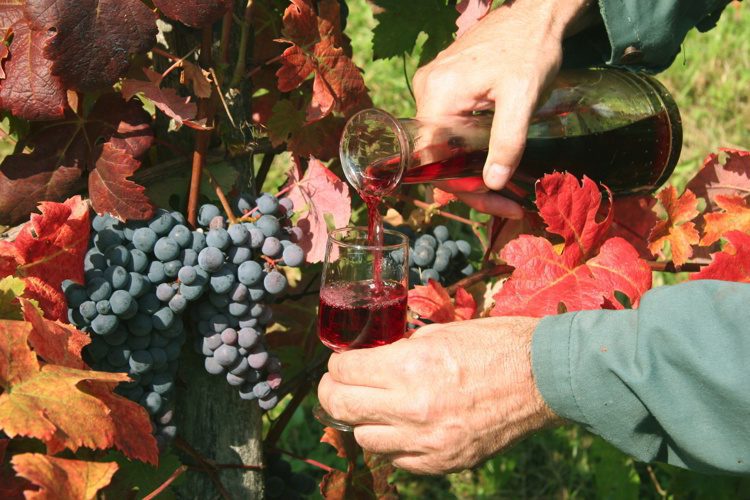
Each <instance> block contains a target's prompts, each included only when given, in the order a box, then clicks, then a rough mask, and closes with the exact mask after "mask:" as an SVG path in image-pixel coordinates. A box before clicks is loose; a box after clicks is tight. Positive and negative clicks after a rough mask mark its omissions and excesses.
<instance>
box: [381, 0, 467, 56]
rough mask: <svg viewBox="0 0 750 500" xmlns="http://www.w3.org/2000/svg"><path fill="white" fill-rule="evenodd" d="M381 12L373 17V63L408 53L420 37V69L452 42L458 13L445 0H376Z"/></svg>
mask: <svg viewBox="0 0 750 500" xmlns="http://www.w3.org/2000/svg"><path fill="white" fill-rule="evenodd" d="M375 3H377V5H378V6H379V7H382V8H383V9H384V11H383V12H381V13H379V14H376V15H375V19H377V20H378V23H379V24H378V25H377V26H376V27H375V29H374V30H373V38H372V48H373V57H374V58H375V59H387V58H389V57H394V56H401V55H402V54H403V53H411V51H412V50H413V49H414V46H415V45H416V43H417V37H418V36H419V34H420V33H422V32H424V33H426V34H427V41H426V42H425V44H424V47H423V48H422V55H421V57H420V60H419V64H420V66H421V65H423V64H425V63H426V62H428V61H431V60H432V59H433V58H434V57H435V56H436V55H437V54H438V52H440V51H441V50H443V49H445V48H446V47H447V46H448V45H449V44H450V43H451V42H452V41H453V33H454V32H455V31H456V17H458V11H456V9H455V7H453V6H452V5H446V2H445V1H444V0H412V1H411V2H403V1H401V0H377V1H376V2H375Z"/></svg>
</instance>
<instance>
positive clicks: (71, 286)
mask: <svg viewBox="0 0 750 500" xmlns="http://www.w3.org/2000/svg"><path fill="white" fill-rule="evenodd" d="M62 290H63V293H64V294H65V299H66V300H67V302H68V307H70V308H78V307H79V306H80V305H81V304H83V303H84V302H86V301H87V300H88V298H89V296H88V293H86V289H85V288H84V287H83V286H81V285H79V284H78V283H75V282H74V281H71V280H65V281H63V282H62Z"/></svg>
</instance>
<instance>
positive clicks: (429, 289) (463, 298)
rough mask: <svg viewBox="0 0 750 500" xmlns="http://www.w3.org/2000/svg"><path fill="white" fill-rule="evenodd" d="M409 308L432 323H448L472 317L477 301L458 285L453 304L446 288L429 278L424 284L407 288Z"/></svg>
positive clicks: (475, 310)
mask: <svg viewBox="0 0 750 500" xmlns="http://www.w3.org/2000/svg"><path fill="white" fill-rule="evenodd" d="M409 309H410V310H411V311H412V312H413V313H414V314H416V315H418V316H419V317H420V318H422V319H427V320H430V321H432V322H433V323H450V322H452V321H463V320H466V319H471V318H473V317H474V314H476V312H477V303H476V302H475V301H474V297H472V296H471V294H470V293H469V292H467V291H466V290H464V289H463V288H460V287H459V288H458V289H457V290H456V300H455V305H454V303H453V301H452V300H451V297H450V295H448V290H446V289H445V288H444V287H443V286H442V285H441V284H440V283H438V282H437V281H435V280H429V281H428V282H427V285H426V286H422V285H417V286H415V287H414V288H412V289H411V290H409Z"/></svg>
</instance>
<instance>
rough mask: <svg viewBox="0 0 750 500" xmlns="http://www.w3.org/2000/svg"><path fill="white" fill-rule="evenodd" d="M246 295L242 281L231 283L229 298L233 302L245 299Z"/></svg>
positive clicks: (245, 288)
mask: <svg viewBox="0 0 750 500" xmlns="http://www.w3.org/2000/svg"><path fill="white" fill-rule="evenodd" d="M247 297H248V293H247V287H246V286H245V285H243V284H242V283H235V284H234V285H232V288H230V289H229V298H230V299H232V300H233V301H234V302H244V301H245V300H247Z"/></svg>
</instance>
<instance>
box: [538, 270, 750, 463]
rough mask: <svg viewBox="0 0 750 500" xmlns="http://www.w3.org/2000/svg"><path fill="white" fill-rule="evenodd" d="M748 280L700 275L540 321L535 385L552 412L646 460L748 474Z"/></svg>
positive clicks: (749, 347) (749, 403)
mask: <svg viewBox="0 0 750 500" xmlns="http://www.w3.org/2000/svg"><path fill="white" fill-rule="evenodd" d="M749 302H750V285H747V284H738V283H728V282H716V281H700V282H692V283H688V284H684V285H678V286H673V287H662V288H659V289H656V290H653V291H651V292H649V293H648V294H646V295H645V296H644V298H643V299H642V302H641V306H640V308H639V309H638V310H630V311H582V312H579V313H571V314H566V315H561V316H555V317H550V318H547V319H545V320H544V321H543V322H542V323H541V324H540V325H539V327H537V329H536V331H535V333H534V337H533V341H532V363H533V371H534V376H535V380H536V383H537V384H538V387H539V390H540V392H541V394H542V397H543V398H544V400H545V401H546V402H547V403H548V404H549V406H550V407H551V408H552V410H554V411H555V412H556V413H557V414H559V415H561V416H562V417H564V418H567V419H569V420H573V421H576V422H579V423H581V424H583V425H584V426H586V427H587V428H588V429H590V430H591V431H592V432H594V433H596V434H599V435H601V436H602V437H603V438H605V439H606V440H608V441H609V442H611V443H612V444H614V445H615V446H617V447H618V448H620V449H622V450H623V451H625V452H626V453H629V454H630V455H632V456H634V457H635V458H638V459H640V460H643V461H652V460H657V461H666V462H669V463H672V464H674V465H678V466H682V467H687V468H690V469H694V470H699V471H705V472H712V471H713V472H717V471H722V472H736V473H748V472H750V418H748V417H750V389H748V384H747V381H748V380H750V363H748V362H747V359H748V357H750V333H749V331H748V326H747V325H748V324H750V308H748V307H747V304H748V303H749Z"/></svg>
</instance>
